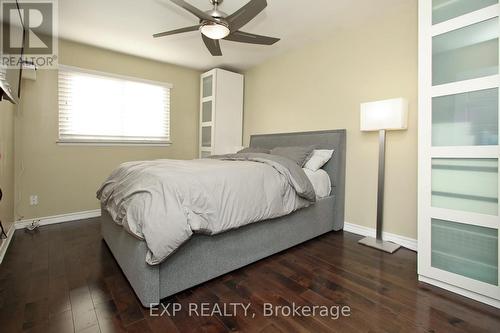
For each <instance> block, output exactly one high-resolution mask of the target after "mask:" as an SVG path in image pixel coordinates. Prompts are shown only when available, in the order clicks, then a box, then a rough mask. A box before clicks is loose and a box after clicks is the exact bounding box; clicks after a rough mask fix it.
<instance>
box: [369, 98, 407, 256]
mask: <svg viewBox="0 0 500 333" xmlns="http://www.w3.org/2000/svg"><path fill="white" fill-rule="evenodd" d="M360 119H361V122H360V125H361V126H360V127H361V131H363V132H365V131H378V132H379V157H378V158H379V160H378V192H377V236H376V237H375V238H373V237H366V238H363V239H362V240H360V241H359V243H360V244H363V245H366V246H370V247H373V248H376V249H379V250H382V251H385V252H389V253H394V252H395V251H396V250H397V249H399V248H400V246H399V245H397V244H394V243H391V242H386V241H384V240H383V239H382V224H383V218H384V181H385V135H386V131H391V130H406V129H407V128H408V101H407V100H406V99H404V98H396V99H388V100H383V101H376V102H370V103H363V104H361V117H360Z"/></svg>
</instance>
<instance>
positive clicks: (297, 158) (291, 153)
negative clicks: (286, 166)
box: [271, 146, 315, 168]
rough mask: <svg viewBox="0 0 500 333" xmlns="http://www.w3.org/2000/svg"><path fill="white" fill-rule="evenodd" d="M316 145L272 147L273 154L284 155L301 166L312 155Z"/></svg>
mask: <svg viewBox="0 0 500 333" xmlns="http://www.w3.org/2000/svg"><path fill="white" fill-rule="evenodd" d="M314 148H315V146H306V147H276V148H274V149H271V154H272V155H279V156H284V157H287V158H289V159H291V160H292V161H294V162H295V163H297V165H298V166H300V167H301V168H302V167H303V166H304V164H306V161H307V160H308V159H309V157H310V156H311V154H312V152H313V151H314Z"/></svg>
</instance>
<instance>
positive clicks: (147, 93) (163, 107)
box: [59, 66, 171, 144]
mask: <svg viewBox="0 0 500 333" xmlns="http://www.w3.org/2000/svg"><path fill="white" fill-rule="evenodd" d="M170 88H171V85H169V84H166V83H158V82H150V81H143V80H139V79H133V78H124V77H119V76H115V75H112V74H105V73H98V72H90V71H85V70H81V69H77V68H71V67H63V66H61V67H60V69H59V142H61V143H96V144H100V143H103V144H106V143H109V144H120V143H125V144H167V143H169V142H170Z"/></svg>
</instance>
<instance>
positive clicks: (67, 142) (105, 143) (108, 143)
mask: <svg viewBox="0 0 500 333" xmlns="http://www.w3.org/2000/svg"><path fill="white" fill-rule="evenodd" d="M59 70H64V71H69V72H76V73H82V74H90V75H95V76H100V77H104V78H111V79H117V80H124V81H131V82H137V83H146V84H151V85H156V86H161V87H164V88H166V89H169V90H170V91H169V95H170V103H169V107H168V109H169V112H168V113H169V114H168V118H169V128H168V134H169V135H168V136H169V138H168V140H167V141H151V140H137V141H133V140H92V139H89V140H86V139H61V134H60V119H59V114H60V108H59ZM57 84H58V86H57V98H58V102H57V140H56V144H57V145H60V146H96V147H113V146H123V147H168V146H170V145H172V131H171V122H170V120H171V115H172V89H173V88H174V85H173V84H172V83H168V82H161V81H154V80H148V79H143V78H138V77H134V76H127V75H121V74H115V73H109V72H104V71H98V70H91V69H85V68H80V67H75V66H69V65H62V64H59V66H58V69H57Z"/></svg>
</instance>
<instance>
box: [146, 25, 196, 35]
mask: <svg viewBox="0 0 500 333" xmlns="http://www.w3.org/2000/svg"><path fill="white" fill-rule="evenodd" d="M198 29H200V26H199V25H194V26H192V27H186V28H181V29H175V30H170V31H165V32H160V33H157V34H154V35H153V37H154V38H158V37H165V36H170V35H175V34H181V33H183V32H190V31H196V30H198Z"/></svg>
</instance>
